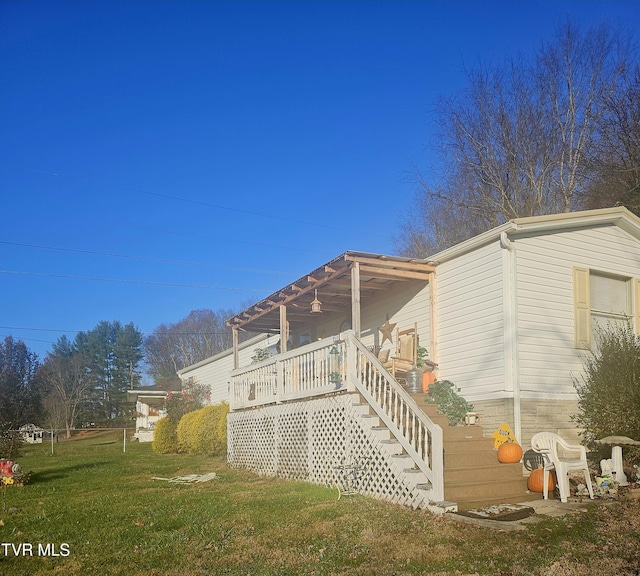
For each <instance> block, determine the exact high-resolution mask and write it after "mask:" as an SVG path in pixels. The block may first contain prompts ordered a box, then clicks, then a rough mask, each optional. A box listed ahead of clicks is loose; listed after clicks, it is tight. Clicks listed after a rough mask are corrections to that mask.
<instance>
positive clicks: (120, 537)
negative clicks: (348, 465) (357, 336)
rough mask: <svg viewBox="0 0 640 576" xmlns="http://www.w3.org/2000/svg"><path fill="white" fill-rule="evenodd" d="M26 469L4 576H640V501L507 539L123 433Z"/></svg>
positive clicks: (10, 505)
mask: <svg viewBox="0 0 640 576" xmlns="http://www.w3.org/2000/svg"><path fill="white" fill-rule="evenodd" d="M20 463H21V464H22V466H23V468H24V469H26V470H31V471H32V472H33V475H32V481H31V483H30V484H28V485H27V486H25V487H23V488H18V487H9V488H8V489H7V490H6V508H7V509H6V511H2V510H1V509H0V520H1V522H0V542H1V543H2V544H3V546H2V547H0V574H2V575H3V576H4V575H7V576H9V575H10V576H21V575H25V576H26V575H29V576H33V575H39V574H61V575H76V574H77V575H83V576H84V575H94V574H95V575H111V574H122V575H127V576H138V575H145V576H151V575H157V576H160V575H167V576H168V575H178V574H179V575H181V576H185V575H195V574H207V575H222V574H229V575H240V574H244V575H250V576H260V575H266V574H273V575H276V574H277V575H288V574H303V575H311V574H317V575H328V574H335V575H338V574H339V575H355V574H359V575H374V574H375V575H388V576H391V575H398V576H399V575H405V574H443V575H444V574H447V575H449V574H451V575H454V574H456V575H464V574H482V575H484V574H501V575H506V574H522V575H524V574H545V575H546V574H549V575H551V574H553V575H556V574H557V575H572V576H576V575H583V574H584V575H585V576H586V575H590V574H598V575H599V576H603V575H604V576H606V575H612V574H616V575H618V574H638V573H639V572H640V550H639V549H640V547H639V545H638V542H639V541H640V505H639V504H638V502H637V501H635V502H626V503H624V502H616V503H614V504H613V505H611V506H597V507H594V508H593V510H592V511H590V512H588V513H586V514H582V515H580V516H577V517H569V518H565V519H564V520H562V521H558V520H551V519H549V520H545V521H544V522H542V523H540V524H538V525H536V526H535V527H533V528H530V529H528V530H527V531H524V532H508V533H507V532H499V531H495V530H491V529H486V528H478V527H475V526H469V525H464V524H459V523H456V522H453V521H451V520H448V519H445V518H442V517H436V516H432V515H431V514H429V513H428V512H423V511H413V510H409V509H406V508H403V507H399V506H394V505H391V504H387V503H384V502H379V501H375V500H371V499H367V498H363V497H353V498H342V499H341V500H340V501H338V500H337V492H336V491H335V490H331V489H328V488H322V487H318V486H312V485H310V484H305V483H299V482H286V481H281V480H276V479H272V478H263V477H258V476H255V475H253V474H250V473H248V472H245V471H242V470H234V469H230V468H228V467H227V466H226V465H225V463H224V461H223V460H221V459H211V458H207V457H202V456H185V455H179V456H159V455H156V454H154V453H153V452H152V451H151V446H150V445H148V444H137V443H129V444H128V445H127V452H126V454H125V453H123V452H122V432H121V431H120V432H119V433H116V434H112V435H109V434H106V435H105V434H103V435H99V436H95V437H92V438H87V439H82V440H71V441H66V442H61V443H60V444H58V445H56V455H55V456H51V455H50V447H49V446H47V445H42V446H37V447H29V449H28V450H27V451H26V454H25V456H24V457H22V458H21V459H20ZM211 471H215V472H217V473H218V478H217V479H215V480H213V481H211V482H209V483H206V484H199V485H188V486H184V485H175V484H168V483H166V482H163V481H159V480H152V477H154V476H160V477H173V476H177V475H182V474H191V473H205V472H211ZM9 543H11V544H14V545H15V546H16V549H17V545H18V544H20V543H27V544H28V545H29V544H30V545H31V546H32V548H33V556H31V555H28V551H29V548H28V546H27V549H26V550H27V555H26V556H15V555H14V549H13V548H11V547H10V546H8V544H9ZM38 545H40V546H42V548H43V549H44V550H43V551H44V552H47V554H46V555H38V552H39V550H38ZM47 545H50V546H49V548H48V550H47ZM53 547H55V553H56V554H60V555H58V556H54V555H53V552H54V548H53ZM22 550H24V547H23V548H21V551H22Z"/></svg>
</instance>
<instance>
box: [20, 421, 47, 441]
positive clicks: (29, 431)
mask: <svg viewBox="0 0 640 576" xmlns="http://www.w3.org/2000/svg"><path fill="white" fill-rule="evenodd" d="M19 432H20V435H21V436H22V439H23V440H24V441H25V442H27V443H28V444H42V435H43V434H44V429H42V428H40V427H39V426H36V425H35V424H25V425H24V426H20V429H19Z"/></svg>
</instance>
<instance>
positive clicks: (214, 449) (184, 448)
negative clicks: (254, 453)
mask: <svg viewBox="0 0 640 576" xmlns="http://www.w3.org/2000/svg"><path fill="white" fill-rule="evenodd" d="M228 412H229V405H228V404H227V403H226V402H225V403H222V404H216V405H213V406H206V407H205V408H201V409H200V410H196V411H195V412H190V413H189V414H185V415H184V416H183V417H182V419H181V420H180V423H179V424H178V447H179V450H180V451H181V452H187V453H189V454H205V455H208V456H218V455H220V454H224V453H225V452H226V449H227V413H228Z"/></svg>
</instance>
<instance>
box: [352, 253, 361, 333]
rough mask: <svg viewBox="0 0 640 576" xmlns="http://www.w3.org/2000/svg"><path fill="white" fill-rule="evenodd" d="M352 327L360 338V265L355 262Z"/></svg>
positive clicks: (353, 270) (353, 268)
mask: <svg viewBox="0 0 640 576" xmlns="http://www.w3.org/2000/svg"><path fill="white" fill-rule="evenodd" d="M351 325H352V328H353V331H354V332H355V334H356V338H360V263H359V262H354V263H353V265H352V266H351Z"/></svg>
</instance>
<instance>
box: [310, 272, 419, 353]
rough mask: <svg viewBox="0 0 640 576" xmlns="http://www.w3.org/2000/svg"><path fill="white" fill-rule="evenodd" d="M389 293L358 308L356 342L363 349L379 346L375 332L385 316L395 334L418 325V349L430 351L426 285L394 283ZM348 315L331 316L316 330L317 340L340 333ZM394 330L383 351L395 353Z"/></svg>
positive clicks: (367, 300) (379, 341)
mask: <svg viewBox="0 0 640 576" xmlns="http://www.w3.org/2000/svg"><path fill="white" fill-rule="evenodd" d="M396 286H397V287H396V288H395V289H393V290H390V291H380V295H379V296H378V297H377V298H368V299H366V300H364V301H363V302H362V304H361V310H360V323H361V326H360V338H361V340H362V343H363V344H364V345H365V346H379V345H380V344H381V343H382V333H381V332H380V331H379V328H380V326H382V325H383V324H384V323H385V321H386V319H387V316H388V317H389V322H391V323H392V324H396V328H397V329H399V330H406V329H407V328H412V327H413V325H414V324H416V323H417V325H418V335H419V339H420V345H421V346H424V347H425V348H427V350H429V351H430V344H431V342H430V335H431V313H430V305H429V284H428V283H427V282H417V281H416V282H406V283H397V284H396ZM350 319H351V315H350V314H349V315H347V314H344V315H341V316H340V315H334V316H332V317H328V318H327V321H326V322H324V323H323V324H321V325H320V326H319V327H318V329H317V334H318V337H319V338H327V337H329V336H332V335H334V334H338V333H339V331H340V325H341V324H342V322H344V321H345V320H350ZM395 338H396V337H395V329H394V331H393V343H390V342H389V341H388V340H387V341H385V343H384V346H383V348H384V349H394V350H395V345H396V341H395Z"/></svg>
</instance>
